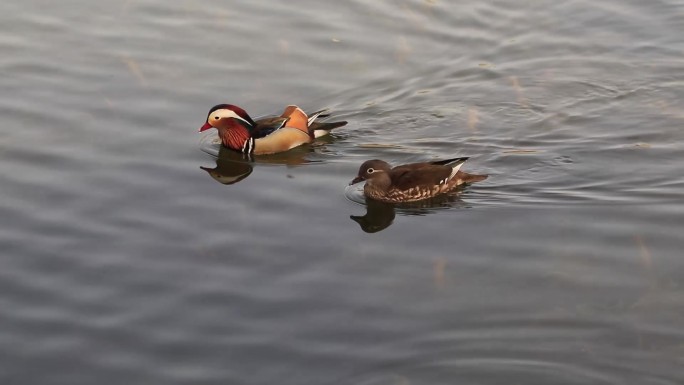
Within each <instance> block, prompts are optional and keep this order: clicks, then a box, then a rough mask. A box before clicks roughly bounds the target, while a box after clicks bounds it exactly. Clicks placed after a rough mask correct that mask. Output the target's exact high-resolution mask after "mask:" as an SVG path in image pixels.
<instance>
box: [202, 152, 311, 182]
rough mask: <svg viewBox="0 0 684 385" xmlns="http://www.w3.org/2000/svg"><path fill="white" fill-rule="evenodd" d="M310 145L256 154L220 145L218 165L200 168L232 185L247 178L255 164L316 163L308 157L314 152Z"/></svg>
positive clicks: (290, 164) (291, 164) (218, 179)
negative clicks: (232, 149) (267, 153)
mask: <svg viewBox="0 0 684 385" xmlns="http://www.w3.org/2000/svg"><path fill="white" fill-rule="evenodd" d="M309 147H310V146H303V147H298V148H294V149H292V150H290V151H287V152H283V153H278V154H272V155H259V156H254V155H249V154H241V153H239V152H236V151H231V150H230V149H228V148H225V147H224V146H220V147H218V157H217V158H216V167H214V168H210V167H203V166H200V168H201V169H202V170H204V171H206V172H207V173H208V174H209V176H211V177H212V178H214V180H216V181H217V182H219V183H221V184H225V185H231V184H235V183H238V182H241V181H242V180H244V179H245V178H247V177H248V176H249V175H250V174H251V173H252V171H253V170H254V164H258V163H264V164H282V165H287V166H296V165H300V164H305V163H314V162H315V161H312V160H308V159H307V156H309V155H310V154H311V153H312V150H311V148H309Z"/></svg>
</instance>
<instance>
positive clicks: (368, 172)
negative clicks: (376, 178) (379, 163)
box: [366, 167, 375, 174]
mask: <svg viewBox="0 0 684 385" xmlns="http://www.w3.org/2000/svg"><path fill="white" fill-rule="evenodd" d="M374 172H375V169H374V168H373V167H371V168H369V169H368V170H366V174H372V173H374Z"/></svg>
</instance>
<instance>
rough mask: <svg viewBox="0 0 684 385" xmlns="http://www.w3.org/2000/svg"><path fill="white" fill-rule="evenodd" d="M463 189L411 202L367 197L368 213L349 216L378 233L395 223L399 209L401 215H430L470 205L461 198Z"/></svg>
mask: <svg viewBox="0 0 684 385" xmlns="http://www.w3.org/2000/svg"><path fill="white" fill-rule="evenodd" d="M461 193H462V190H458V191H452V192H450V193H448V194H442V195H439V196H437V197H434V198H430V199H424V200H422V201H418V202H410V203H385V202H381V201H377V200H374V199H370V198H366V215H350V216H349V218H351V220H353V221H354V222H356V223H358V224H359V226H361V230H363V231H365V232H367V233H377V232H379V231H382V230H384V229H386V228H388V227H390V226H391V225H392V223H394V218H395V217H396V214H397V211H398V212H399V214H400V215H404V216H412V215H428V214H432V213H437V212H439V211H441V209H450V208H468V207H470V206H469V205H468V204H467V203H466V202H465V201H463V200H462V199H461Z"/></svg>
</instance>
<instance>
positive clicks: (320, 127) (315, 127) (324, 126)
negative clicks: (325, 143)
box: [309, 121, 347, 138]
mask: <svg viewBox="0 0 684 385" xmlns="http://www.w3.org/2000/svg"><path fill="white" fill-rule="evenodd" d="M346 125H347V122H346V121H341V122H330V123H318V122H315V123H312V124H311V125H310V126H309V133H312V134H313V136H314V138H320V137H321V136H325V135H328V134H329V133H330V131H331V130H333V129H335V128H337V127H342V126H346Z"/></svg>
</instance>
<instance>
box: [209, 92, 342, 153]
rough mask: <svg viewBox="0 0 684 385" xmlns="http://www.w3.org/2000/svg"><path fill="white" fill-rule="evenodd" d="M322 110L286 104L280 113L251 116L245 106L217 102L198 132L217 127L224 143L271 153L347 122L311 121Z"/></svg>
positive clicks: (229, 146)
mask: <svg viewBox="0 0 684 385" xmlns="http://www.w3.org/2000/svg"><path fill="white" fill-rule="evenodd" d="M324 111H325V110H322V111H316V112H314V113H313V114H311V116H307V114H306V113H304V111H302V109H301V108H299V107H297V106H293V105H291V106H287V107H286V108H285V111H283V113H282V114H281V115H280V116H272V117H265V118H262V119H258V120H253V119H252V118H251V117H250V116H249V115H248V114H247V112H245V110H243V109H242V108H240V107H238V106H235V105H231V104H219V105H216V106H214V107H212V108H211V110H209V114H207V120H206V123H204V125H203V126H202V127H200V129H199V130H200V132H202V131H204V130H208V129H210V128H216V129H217V130H218V134H219V137H220V138H221V142H222V143H223V145H224V146H226V147H228V148H230V149H232V150H235V151H239V152H242V153H245V154H254V155H261V154H275V153H278V152H283V151H287V150H290V149H292V148H295V147H297V146H300V145H302V144H305V143H311V142H312V141H313V140H314V138H317V137H320V136H323V135H327V134H328V133H330V130H332V129H334V128H337V127H341V126H344V125H346V124H347V122H344V121H342V122H330V123H318V122H314V121H315V120H316V118H319V117H325V116H326V115H322V114H323V112H324Z"/></svg>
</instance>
